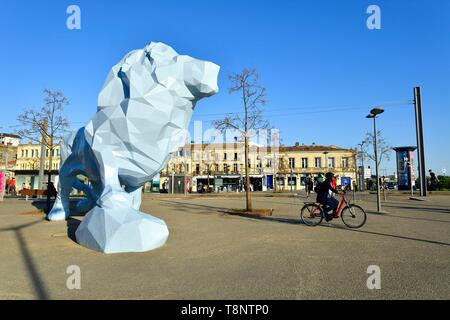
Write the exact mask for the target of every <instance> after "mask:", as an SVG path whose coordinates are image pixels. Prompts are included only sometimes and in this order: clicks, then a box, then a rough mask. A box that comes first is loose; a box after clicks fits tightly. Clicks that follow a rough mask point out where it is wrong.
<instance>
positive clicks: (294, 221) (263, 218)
mask: <svg viewBox="0 0 450 320" xmlns="http://www.w3.org/2000/svg"><path fill="white" fill-rule="evenodd" d="M219 212H220V213H222V214H227V215H230V216H238V217H242V218H248V219H253V220H261V221H270V222H279V223H288V224H304V223H303V221H301V220H300V219H292V218H281V217H279V218H276V217H268V216H256V215H251V214H245V213H234V212H233V213H231V212H230V211H229V210H223V211H219Z"/></svg>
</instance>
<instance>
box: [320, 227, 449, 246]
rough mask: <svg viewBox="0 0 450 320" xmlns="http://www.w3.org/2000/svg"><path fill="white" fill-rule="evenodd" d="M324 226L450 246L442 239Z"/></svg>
mask: <svg viewBox="0 0 450 320" xmlns="http://www.w3.org/2000/svg"><path fill="white" fill-rule="evenodd" d="M322 227H327V228H334V229H339V230H344V231H351V232H360V233H366V234H373V235H377V236H384V237H391V238H398V239H404V240H413V241H419V242H425V243H432V244H439V245H443V246H450V243H446V242H440V241H434V240H426V239H419V238H412V237H406V236H400V235H395V234H389V233H381V232H375V231H367V230H361V229H350V228H347V227H344V226H338V225H322Z"/></svg>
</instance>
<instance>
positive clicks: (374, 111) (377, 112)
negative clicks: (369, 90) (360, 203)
mask: <svg viewBox="0 0 450 320" xmlns="http://www.w3.org/2000/svg"><path fill="white" fill-rule="evenodd" d="M383 112H384V110H383V109H381V108H373V109H372V110H370V114H369V115H367V116H366V118H368V119H373V143H374V153H375V175H376V186H377V211H378V212H379V213H380V212H381V198H380V175H379V171H378V142H377V121H376V119H377V116H378V115H380V114H382V113H383Z"/></svg>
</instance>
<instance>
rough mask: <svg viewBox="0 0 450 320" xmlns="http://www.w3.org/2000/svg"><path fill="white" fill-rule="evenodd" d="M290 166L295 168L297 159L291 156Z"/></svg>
mask: <svg viewBox="0 0 450 320" xmlns="http://www.w3.org/2000/svg"><path fill="white" fill-rule="evenodd" d="M289 168H291V169H292V168H295V159H294V158H289Z"/></svg>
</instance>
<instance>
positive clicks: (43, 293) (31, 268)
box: [0, 219, 49, 300]
mask: <svg viewBox="0 0 450 320" xmlns="http://www.w3.org/2000/svg"><path fill="white" fill-rule="evenodd" d="M42 221H45V220H44V219H41V220H36V221H33V222H29V223H26V224H23V225H19V226H15V227H11V228H4V229H0V232H8V231H12V232H14V235H15V237H16V240H17V243H18V244H19V247H20V252H21V254H22V258H23V262H24V264H25V266H26V268H27V269H28V274H29V276H30V279H31V283H32V285H33V289H34V292H35V294H36V297H37V299H41V300H47V299H49V295H48V293H47V290H46V289H45V284H44V282H43V281H42V278H41V276H40V275H39V271H38V270H37V267H36V265H35V263H34V262H33V257H32V256H31V254H30V251H29V249H28V245H27V242H26V240H25V237H24V236H23V234H22V230H23V229H25V228H28V227H30V226H32V225H35V224H37V223H40V222H42Z"/></svg>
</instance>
